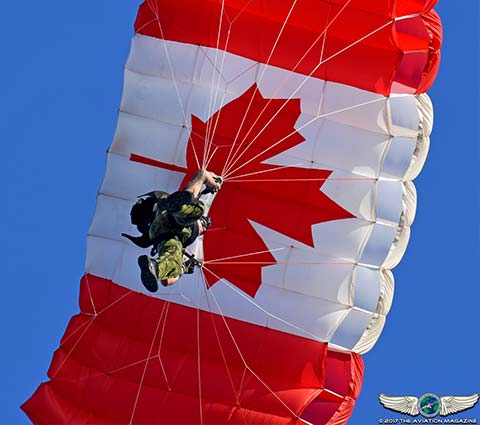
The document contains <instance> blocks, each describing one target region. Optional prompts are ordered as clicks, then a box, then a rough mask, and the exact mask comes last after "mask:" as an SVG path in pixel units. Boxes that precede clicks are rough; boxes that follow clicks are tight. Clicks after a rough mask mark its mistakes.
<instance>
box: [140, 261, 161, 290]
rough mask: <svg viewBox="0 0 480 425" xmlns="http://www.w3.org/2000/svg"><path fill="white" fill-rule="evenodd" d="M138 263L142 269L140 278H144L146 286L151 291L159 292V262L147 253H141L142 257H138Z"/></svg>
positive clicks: (143, 281)
mask: <svg viewBox="0 0 480 425" xmlns="http://www.w3.org/2000/svg"><path fill="white" fill-rule="evenodd" d="M138 265H139V267H140V270H141V273H140V279H142V283H143V286H145V288H146V289H147V290H148V291H150V292H157V291H158V278H157V269H158V265H157V262H156V261H155V260H152V259H151V258H149V257H148V256H147V255H140V257H138Z"/></svg>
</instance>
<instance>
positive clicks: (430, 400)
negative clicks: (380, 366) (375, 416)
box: [378, 393, 478, 418]
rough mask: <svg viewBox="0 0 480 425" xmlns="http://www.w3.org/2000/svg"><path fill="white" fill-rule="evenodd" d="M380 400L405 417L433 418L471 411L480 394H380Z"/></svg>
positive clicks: (386, 406) (387, 407)
mask: <svg viewBox="0 0 480 425" xmlns="http://www.w3.org/2000/svg"><path fill="white" fill-rule="evenodd" d="M378 398H379V400H380V403H382V404H383V406H384V407H385V408H386V409H390V410H393V411H395V412H400V413H403V414H404V415H410V416H418V415H422V416H425V417H427V418H432V417H434V416H437V415H440V416H448V415H453V414H455V413H458V412H461V411H463V410H467V409H471V408H472V407H473V406H475V404H476V403H477V401H478V393H474V394H472V395H464V396H443V397H439V396H438V395H436V394H434V393H425V394H422V395H421V396H420V397H414V396H389V395H385V394H380V395H379V396H378Z"/></svg>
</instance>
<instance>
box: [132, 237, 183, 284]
mask: <svg viewBox="0 0 480 425" xmlns="http://www.w3.org/2000/svg"><path fill="white" fill-rule="evenodd" d="M157 251H158V257H157V258H155V259H151V258H149V257H148V256H146V255H141V256H140V257H138V265H139V266H140V271H141V274H140V278H141V280H142V283H143V286H145V288H146V289H147V290H148V291H150V292H156V291H157V290H158V281H159V280H160V282H161V284H162V285H163V286H169V285H173V284H174V283H175V282H176V281H177V280H178V279H180V273H181V271H182V263H183V246H182V243H181V242H180V241H179V240H178V239H176V238H172V239H169V240H167V241H165V242H161V243H160V244H158V247H157Z"/></svg>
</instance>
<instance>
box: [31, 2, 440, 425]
mask: <svg viewBox="0 0 480 425" xmlns="http://www.w3.org/2000/svg"><path fill="white" fill-rule="evenodd" d="M434 4H435V1H431V0H396V1H394V0H387V1H382V2H372V1H370V0H323V1H322V0H315V1H313V0H209V1H200V0H175V1H170V0H147V1H145V2H144V3H143V4H142V5H141V6H140V9H139V13H138V17H137V20H136V23H135V30H136V33H135V35H134V37H133V40H132V45H131V51H130V55H129V57H128V60H127V63H126V67H125V80H124V88H123V96H122V101H121V106H120V112H119V117H118V123H117V128H116V131H115V135H114V140H113V143H112V146H111V147H110V149H109V152H108V159H107V169H106V173H105V178H104V181H103V184H102V186H101V188H100V191H99V195H98V200H97V209H96V212H95V216H94V219H93V222H92V225H91V227H90V231H89V235H88V246H87V264H86V274H85V276H84V277H83V279H82V282H81V285H80V310H81V312H80V313H79V314H78V315H76V316H75V317H73V318H72V320H71V322H70V324H69V325H68V328H67V330H66V332H65V335H64V337H63V339H62V342H61V345H60V347H59V349H58V350H57V351H56V352H55V355H54V358H53V360H52V365H51V367H50V369H49V372H48V376H49V378H50V380H49V381H48V382H46V383H43V384H41V385H40V387H39V388H38V390H37V391H36V392H35V394H34V395H33V396H32V398H31V399H30V400H28V401H27V402H26V403H25V404H24V405H23V406H22V407H23V409H24V410H25V412H26V413H27V414H28V416H29V417H30V419H31V420H32V421H33V422H35V423H164V424H172V423H178V424H180V423H181V424H187V423H188V424H191V423H199V424H207V423H208V424H213V423H222V424H226V423H231V424H237V423H243V424H259V423H275V424H295V423H315V424H327V423H328V424H343V423H345V422H346V421H347V420H348V418H349V416H350V414H351V412H352V409H353V406H354V402H355V400H356V398H357V397H358V394H359V391H360V387H361V381H362V375H363V363H362V359H361V356H360V354H362V353H364V352H366V351H368V350H369V349H370V348H371V347H372V346H373V345H374V344H375V342H376V341H377V339H378V337H379V335H380V333H381V331H382V328H383V325H384V323H385V316H386V314H387V313H388V311H389V309H390V306H391V302H392V297H393V286H394V284H393V275H392V273H391V268H393V267H394V266H395V265H396V264H397V263H398V262H399V261H400V259H401V257H402V255H403V253H404V251H405V248H406V246H407V243H408V238H409V234H410V225H411V224H412V221H413V219H414V215H415V206H416V191H415V188H414V186H413V184H412V183H411V180H412V179H413V178H414V177H415V176H416V175H417V174H418V172H419V171H420V169H421V167H422V165H423V162H424V160H425V157H426V153H427V150H428V144H429V134H430V132H431V128H432V115H433V114H432V105H431V103H430V100H429V98H428V96H427V95H426V94H424V92H425V90H426V89H428V87H430V85H431V84H432V82H433V80H434V78H435V74H436V70H437V68H438V63H439V50H438V49H439V46H440V43H441V25H440V21H439V18H438V16H437V15H436V13H435V12H434V11H433V10H432V7H433V6H434ZM200 168H205V169H209V170H211V171H213V172H214V173H216V174H217V175H220V176H222V177H223V179H224V184H223V187H222V189H221V191H220V192H219V193H218V194H216V195H208V196H207V197H206V199H205V201H206V203H207V205H208V208H209V215H210V216H211V217H212V223H213V224H212V226H211V228H210V229H209V231H208V232H207V233H206V234H205V236H203V237H201V238H199V239H198V240H197V241H196V242H195V243H194V244H193V245H192V246H191V247H189V250H190V251H191V253H193V254H195V255H196V257H197V258H201V259H203V260H204V264H205V266H204V268H203V269H201V270H200V269H198V270H197V271H196V272H195V273H194V274H193V275H185V276H183V277H182V278H181V280H180V281H179V282H178V283H177V284H175V285H174V286H172V287H169V288H161V289H160V290H159V291H158V292H156V293H155V294H153V295H152V294H150V293H148V292H147V291H146V290H145V289H144V288H143V286H142V284H141V281H140V278H139V270H138V268H137V261H136V259H137V257H138V256H139V255H141V254H144V252H143V251H142V250H141V249H139V248H138V247H136V246H134V245H133V244H130V243H129V242H128V241H127V240H125V239H124V238H122V237H121V236H120V235H121V233H122V232H127V233H134V232H135V231H134V229H133V228H132V225H131V223H130V222H129V218H130V217H129V211H130V207H131V205H132V204H133V203H134V202H135V199H136V197H137V196H138V195H140V194H142V193H147V192H149V191H152V190H163V191H167V192H173V191H176V190H178V189H179V188H182V187H183V186H184V185H185V183H186V182H187V181H188V180H189V178H190V177H191V176H192V175H193V173H195V171H197V170H198V169H200Z"/></svg>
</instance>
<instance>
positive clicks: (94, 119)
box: [0, 0, 480, 425]
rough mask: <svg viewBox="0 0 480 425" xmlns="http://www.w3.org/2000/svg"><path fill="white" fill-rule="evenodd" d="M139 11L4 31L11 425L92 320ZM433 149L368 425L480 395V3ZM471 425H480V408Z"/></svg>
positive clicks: (3, 414)
mask: <svg viewBox="0 0 480 425" xmlns="http://www.w3.org/2000/svg"><path fill="white" fill-rule="evenodd" d="M138 3H139V1H137V0H135V1H134V0H130V1H129V2H119V1H114V0H96V1H93V0H85V1H83V2H69V3H68V4H67V3H65V2H60V1H58V0H51V1H49V2H34V1H31V0H27V1H26V2H5V4H4V5H3V8H2V9H3V16H4V17H5V18H6V19H5V20H4V22H3V24H2V26H1V28H0V32H1V36H2V40H3V41H4V43H3V48H2V55H1V59H0V61H1V65H2V66H1V67H0V68H1V69H0V76H1V77H2V78H1V81H2V83H3V84H2V102H0V108H1V117H2V119H1V120H0V126H1V127H0V128H1V135H2V139H3V140H4V142H3V149H4V153H5V155H3V158H4V159H3V166H2V167H0V173H1V174H2V176H1V177H2V182H6V184H2V187H5V188H6V203H5V204H4V205H3V207H2V208H1V210H0V214H1V221H0V223H1V226H2V242H3V243H2V244H1V246H2V248H1V249H2V255H1V259H2V270H3V271H4V272H3V275H4V278H3V279H2V287H3V288H2V289H3V291H2V296H1V299H0V303H1V310H0V311H1V314H2V321H1V323H2V337H3V338H2V345H1V347H2V349H1V350H0V368H1V374H0V376H1V377H2V379H1V381H0V382H1V384H0V406H2V408H1V409H0V424H23V423H28V419H27V418H26V416H25V415H24V414H23V413H22V412H21V410H20V409H19V405H20V404H21V403H23V402H24V401H25V400H26V399H27V398H28V397H29V396H30V395H31V394H32V393H33V391H34V390H35V388H36V387H37V386H38V385H39V384H40V383H41V382H42V381H45V380H46V372H47V369H48V365H49V364H50V360H51V356H52V353H53V351H54V350H55V349H56V347H57V346H58V344H59V340H60V338H61V336H62V334H63V332H64V330H65V327H66V325H67V323H68V320H69V319H70V317H71V316H72V315H73V314H76V312H77V311H78V289H79V280H80V278H81V276H82V274H83V270H84V261H85V241H86V233H87V230H88V226H89V224H90V220H91V218H92V216H93V212H94V208H95V198H96V193H97V191H98V188H99V186H100V183H101V180H102V177H103V174H104V167H105V151H106V149H107V148H108V146H109V145H110V143H111V139H112V136H113V132H114V128H115V123H116V115H117V108H118V105H119V102H120V96H121V89H122V78H123V75H122V69H123V64H124V63H125V60H126V58H127V54H128V51H129V47H130V46H129V43H130V36H131V35H132V33H133V22H134V19H135V16H136V10H137V6H138ZM436 9H437V11H438V12H439V13H440V15H441V16H442V20H443V24H444V45H443V50H442V55H443V56H442V64H441V68H440V72H439V75H438V78H437V80H436V83H435V85H434V87H433V88H432V90H431V91H430V92H429V94H430V96H431V98H432V100H433V102H434V107H435V125H434V131H433V134H432V138H431V149H430V154H429V158H428V160H427V163H426V165H425V168H424V170H423V171H422V173H421V174H420V176H419V177H418V178H417V179H416V181H415V184H416V187H417V191H418V199H419V202H418V208H417V215H416V220H415V222H414V225H413V228H412V237H411V240H410V244H409V247H408V249H407V252H406V255H405V257H404V258H403V260H402V262H401V263H400V265H399V266H398V267H397V268H396V269H395V270H394V273H395V278H396V288H395V290H396V293H395V298H394V304H393V308H392V311H391V313H390V315H389V316H388V321H387V325H386V327H385V329H384V332H383V334H382V336H381V338H380V340H379V342H378V344H377V345H376V346H375V348H374V349H373V350H372V351H371V352H370V353H368V354H367V355H365V356H364V360H365V367H366V371H365V378H364V384H363V389H362V392H361V395H360V398H359V400H358V402H357V406H356V409H355V412H354V414H353V416H352V419H351V420H350V422H349V423H350V424H353V425H368V424H375V423H378V419H379V418H391V417H400V416H397V415H395V414H394V413H393V412H389V411H388V410H384V409H383V408H382V407H381V406H380V404H379V403H378V394H379V393H380V392H384V393H386V394H391V395H404V394H408V395H415V396H418V395H420V394H422V393H425V392H435V393H438V394H439V395H451V394H459V395H460V394H471V393H472V392H480V367H479V366H478V352H479V351H478V350H479V345H480V344H479V336H478V335H479V333H480V332H479V329H478V327H479V323H480V320H479V319H480V317H479V298H480V290H479V285H480V279H479V278H478V262H479V259H480V233H479V230H480V229H479V222H480V220H479V216H480V205H479V194H480V187H479V186H480V183H479V182H480V179H479V175H478V174H479V172H478V170H479V168H480V157H479V148H478V142H479V131H478V123H477V121H478V118H479V108H478V102H479V96H478V85H479V84H478V83H479V81H478V78H479V77H478V57H479V56H478V39H479V38H480V37H479V36H480V34H479V32H478V22H479V15H478V2H477V0H465V1H463V2H462V3H461V6H459V4H458V2H453V1H448V0H443V1H442V0H441V1H440V4H439V5H438V6H437V8H436ZM460 416H462V417H477V418H478V420H479V421H480V407H477V408H475V409H473V410H471V411H469V412H465V414H463V415H460Z"/></svg>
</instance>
